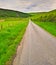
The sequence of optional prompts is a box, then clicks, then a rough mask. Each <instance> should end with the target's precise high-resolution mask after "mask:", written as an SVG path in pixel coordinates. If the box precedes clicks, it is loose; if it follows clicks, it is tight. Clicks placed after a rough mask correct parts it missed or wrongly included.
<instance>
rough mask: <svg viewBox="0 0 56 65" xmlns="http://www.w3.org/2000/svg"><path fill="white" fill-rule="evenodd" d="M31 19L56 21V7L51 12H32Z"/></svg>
mask: <svg viewBox="0 0 56 65" xmlns="http://www.w3.org/2000/svg"><path fill="white" fill-rule="evenodd" d="M31 19H32V20H34V21H44V22H46V21H49V22H56V9H55V10H52V11H49V12H36V13H31Z"/></svg>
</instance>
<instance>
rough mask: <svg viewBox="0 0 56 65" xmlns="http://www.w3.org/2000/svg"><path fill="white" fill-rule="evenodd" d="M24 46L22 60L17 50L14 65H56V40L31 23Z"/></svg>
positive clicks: (24, 39)
mask: <svg viewBox="0 0 56 65" xmlns="http://www.w3.org/2000/svg"><path fill="white" fill-rule="evenodd" d="M22 44H23V48H22V51H21V55H20V60H19V58H18V56H19V51H18V50H17V55H16V57H15V59H14V62H13V65H56V38H55V37H53V36H52V35H51V34H49V33H47V32H46V31H45V30H43V29H42V28H40V27H39V26H37V25H36V24H34V23H33V22H31V21H30V22H29V25H28V27H27V30H26V33H25V35H24V37H23V40H22Z"/></svg>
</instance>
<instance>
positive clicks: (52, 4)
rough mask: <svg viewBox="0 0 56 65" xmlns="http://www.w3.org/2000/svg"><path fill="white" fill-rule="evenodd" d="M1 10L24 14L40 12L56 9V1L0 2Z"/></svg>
mask: <svg viewBox="0 0 56 65" xmlns="http://www.w3.org/2000/svg"><path fill="white" fill-rule="evenodd" d="M0 8H5V9H12V10H18V11H22V12H40V11H49V10H53V9H56V0H0Z"/></svg>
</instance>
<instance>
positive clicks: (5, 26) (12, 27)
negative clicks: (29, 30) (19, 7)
mask: <svg viewBox="0 0 56 65" xmlns="http://www.w3.org/2000/svg"><path fill="white" fill-rule="evenodd" d="M27 25H28V20H27V19H18V18H7V19H3V21H2V22H1V21H0V65H10V60H11V59H12V57H13V55H14V54H15V52H16V48H17V46H18V45H19V43H20V41H21V39H22V37H23V35H24V32H25V30H26V27H27Z"/></svg>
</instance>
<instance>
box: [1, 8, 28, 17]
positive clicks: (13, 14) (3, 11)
mask: <svg viewBox="0 0 56 65" xmlns="http://www.w3.org/2000/svg"><path fill="white" fill-rule="evenodd" d="M1 17H20V18H26V17H29V14H27V13H23V12H19V11H14V10H8V9H2V8H0V18H1Z"/></svg>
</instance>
